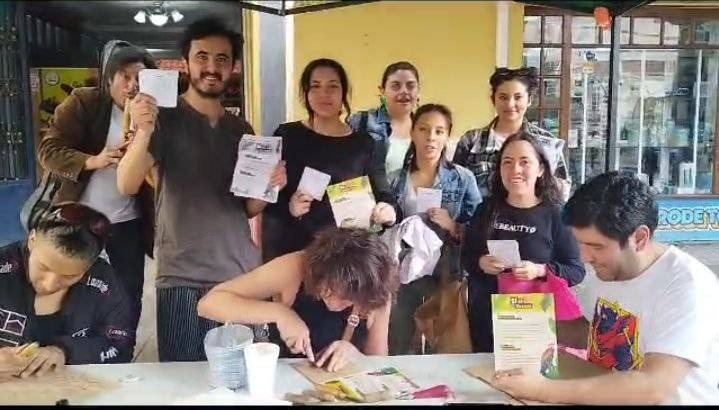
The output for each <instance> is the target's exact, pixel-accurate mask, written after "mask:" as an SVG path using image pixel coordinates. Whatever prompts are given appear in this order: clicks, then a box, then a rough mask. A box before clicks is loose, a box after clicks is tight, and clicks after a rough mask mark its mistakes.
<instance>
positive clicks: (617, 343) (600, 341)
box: [587, 298, 643, 370]
mask: <svg viewBox="0 0 719 410" xmlns="http://www.w3.org/2000/svg"><path fill="white" fill-rule="evenodd" d="M588 346H589V351H588V354H587V355H588V357H589V361H591V362H593V363H596V364H598V365H600V366H602V367H604V368H606V369H615V370H638V369H639V368H641V366H642V360H643V358H642V357H641V355H640V353H639V319H638V318H637V317H636V316H635V315H633V314H632V313H631V312H629V311H626V310H624V309H623V308H622V307H621V306H620V305H619V304H618V303H612V302H609V301H607V300H605V299H603V298H599V299H598V300H597V304H596V305H595V307H594V319H593V320H592V327H591V329H590V332H589V343H588Z"/></svg>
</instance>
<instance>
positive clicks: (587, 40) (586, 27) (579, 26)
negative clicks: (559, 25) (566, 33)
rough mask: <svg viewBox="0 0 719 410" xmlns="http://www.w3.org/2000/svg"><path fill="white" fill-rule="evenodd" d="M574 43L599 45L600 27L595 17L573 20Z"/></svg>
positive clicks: (575, 18)
mask: <svg viewBox="0 0 719 410" xmlns="http://www.w3.org/2000/svg"><path fill="white" fill-rule="evenodd" d="M572 43H573V44H597V43H599V27H598V26H597V24H596V21H595V19H594V17H576V16H575V17H574V18H572Z"/></svg>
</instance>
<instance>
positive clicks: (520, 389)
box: [492, 369, 547, 401]
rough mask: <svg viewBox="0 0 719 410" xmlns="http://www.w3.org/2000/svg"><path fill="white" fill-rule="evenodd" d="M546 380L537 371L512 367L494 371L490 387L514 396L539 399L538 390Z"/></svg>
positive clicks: (540, 389)
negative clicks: (528, 371)
mask: <svg viewBox="0 0 719 410" xmlns="http://www.w3.org/2000/svg"><path fill="white" fill-rule="evenodd" d="M546 382H547V380H546V379H545V378H544V376H542V375H541V374H539V373H525V372H523V371H522V370H520V369H513V370H506V371H498V372H496V373H495V374H494V377H493V378H492V387H494V388H495V389H497V390H501V391H503V392H505V393H508V394H509V395H511V396H513V397H516V398H520V399H528V400H537V401H541V397H540V392H541V391H542V389H544V388H545V387H544V384H545V383H546Z"/></svg>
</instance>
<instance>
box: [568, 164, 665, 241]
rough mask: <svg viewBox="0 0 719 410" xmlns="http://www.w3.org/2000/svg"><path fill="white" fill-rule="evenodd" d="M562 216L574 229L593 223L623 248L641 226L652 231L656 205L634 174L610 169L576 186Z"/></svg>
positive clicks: (644, 185) (656, 220)
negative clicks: (577, 187)
mask: <svg viewBox="0 0 719 410" xmlns="http://www.w3.org/2000/svg"><path fill="white" fill-rule="evenodd" d="M562 219H563V221H564V223H565V224H567V225H569V226H574V227H577V228H587V227H590V226H593V227H595V228H596V229H597V230H598V231H599V232H600V233H601V234H602V235H604V236H606V237H608V238H611V239H613V240H615V241H618V242H619V245H620V246H622V247H624V246H625V245H626V244H627V240H628V239H629V237H630V236H631V235H632V234H633V233H634V231H636V230H637V228H638V227H640V226H641V225H645V226H647V227H648V228H649V230H650V232H651V233H652V234H654V230H656V229H657V225H658V224H659V207H658V205H657V202H656V200H655V198H654V193H653V192H652V190H651V188H650V187H649V185H647V184H646V183H644V182H642V180H640V179H639V178H638V177H637V176H636V175H634V174H632V173H630V172H626V171H624V172H620V171H611V172H606V173H604V174H600V175H597V176H596V177H594V178H592V179H590V180H589V181H587V182H586V183H584V185H582V186H581V187H579V189H577V191H576V192H575V193H574V195H573V196H572V198H570V199H569V201H568V202H567V204H566V205H565V206H564V210H563V213H562Z"/></svg>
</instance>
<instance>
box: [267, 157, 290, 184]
mask: <svg viewBox="0 0 719 410" xmlns="http://www.w3.org/2000/svg"><path fill="white" fill-rule="evenodd" d="M285 185H287V167H286V166H285V161H280V162H278V163H277V165H276V166H275V169H274V170H273V171H272V175H270V186H272V187H277V189H278V190H279V191H282V188H284V187H285Z"/></svg>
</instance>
